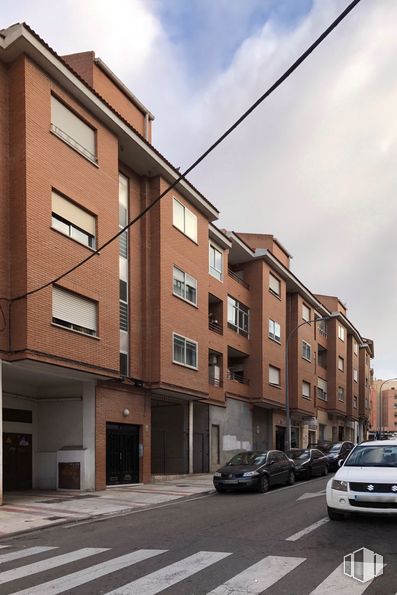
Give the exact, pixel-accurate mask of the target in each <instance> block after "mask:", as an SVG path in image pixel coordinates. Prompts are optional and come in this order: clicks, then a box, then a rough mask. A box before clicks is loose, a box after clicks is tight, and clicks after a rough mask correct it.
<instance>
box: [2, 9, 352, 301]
mask: <svg viewBox="0 0 397 595" xmlns="http://www.w3.org/2000/svg"><path fill="white" fill-rule="evenodd" d="M359 2H361V0H353V2H351V3H350V4H349V5H348V6H347V7H346V8H345V10H343V11H342V12H341V13H340V15H339V16H338V17H337V18H336V19H335V20H334V21H333V22H332V23H331V24H330V25H329V26H328V27H327V29H325V31H324V32H323V33H321V35H320V36H319V37H318V38H317V39H316V40H315V41H314V42H313V43H312V44H311V45H310V46H309V47H308V48H307V50H305V51H304V52H303V53H302V54H301V55H300V56H299V58H297V60H295V62H294V63H293V64H292V65H291V66H290V67H289V68H288V69H287V70H286V71H285V72H284V73H283V74H282V75H281V76H280V77H279V78H278V79H277V80H276V81H275V83H273V85H271V87H269V88H268V89H267V91H265V93H263V95H261V96H260V97H259V98H258V99H257V100H256V101H255V102H254V103H253V104H252V105H251V106H250V107H249V108H248V109H247V110H246V111H245V112H244V113H243V114H242V115H241V116H240V117H239V118H238V119H237V120H236V121H235V122H234V123H233V124H232V125H231V126H230V127H229V128H228V129H227V130H226V131H225V132H224V133H223V134H222V135H221V136H220V137H219V138H218V139H217V140H216V141H215V142H214V143H213V144H212V145H211V146H210V147H209V148H208V149H207V150H206V151H204V153H202V154H201V155H200V157H198V158H197V159H196V161H194V163H192V164H191V165H190V166H189V167H188V168H187V169H186V170H185V171H184V172H183V173H181V174H180V175H179V176H178V177H177V178H176V180H174V182H172V184H170V185H169V186H168V187H167V188H166V189H165V190H164V191H163V192H162V193H161V194H160V195H159V196H157V198H156V199H155V200H154V201H153V202H151V203H150V204H149V205H148V206H147V207H146V208H145V209H143V211H141V212H140V213H139V214H138V215H137V216H136V217H134V219H132V220H131V221H129V222H128V223H127V224H126V225H125V226H124V227H123V228H122V229H120V230H119V231H118V232H117V233H116V234H115V235H113V236H112V237H111V238H109V240H107V241H106V242H105V243H104V244H102V246H100V247H99V248H97V249H96V250H94V251H93V252H92V253H91V254H89V255H88V256H87V257H86V258H84V259H83V260H81V261H80V262H78V263H77V264H75V265H74V266H73V267H71V268H70V269H68V270H67V271H65V272H64V273H62V274H61V275H58V277H55V278H54V279H52V280H51V281H48V282H47V283H44V284H43V285H41V286H39V287H36V288H35V289H31V290H30V291H27V292H26V293H24V294H21V295H19V296H16V297H14V298H11V299H10V301H11V302H15V301H18V300H22V299H24V298H26V297H28V296H30V295H33V294H35V293H37V292H39V291H42V290H43V289H45V288H47V287H49V286H50V285H53V284H54V283H57V282H58V281H60V280H61V279H63V278H64V277H66V276H67V275H70V274H71V273H72V272H73V271H75V270H76V269H78V268H80V267H81V266H83V265H84V264H85V263H86V262H88V261H89V260H91V258H94V256H96V255H99V254H100V253H101V251H102V250H104V248H106V247H107V246H109V244H111V243H112V242H114V241H115V240H117V238H118V237H120V236H121V235H122V234H123V233H124V232H125V231H126V230H127V229H129V228H130V227H132V226H133V225H135V223H137V222H138V221H139V220H140V219H142V217H144V216H145V215H146V213H147V212H148V211H149V210H150V209H152V208H153V207H154V206H155V205H156V204H157V203H158V202H160V200H161V199H162V198H163V197H164V196H165V195H166V194H167V193H168V192H169V191H170V190H172V189H173V188H175V186H176V185H177V184H179V182H180V181H181V180H185V179H186V176H187V175H188V174H189V173H190V172H191V171H192V170H193V169H195V168H196V167H197V166H198V165H199V163H201V162H202V161H203V160H204V159H205V158H206V157H207V156H208V155H209V154H210V153H212V151H213V150H214V149H215V148H216V147H217V146H218V145H220V144H221V143H222V142H223V141H224V140H225V139H226V138H227V137H228V136H229V135H230V134H231V133H232V132H233V131H234V130H235V129H236V128H237V127H238V126H239V125H240V124H241V123H242V122H243V121H244V120H245V119H246V118H247V117H248V116H249V115H250V114H251V113H252V112H253V111H254V110H255V109H256V108H257V107H258V106H259V105H260V104H261V103H262V102H263V101H264V100H265V99H266V98H267V97H269V95H271V94H272V93H273V92H274V91H275V90H276V89H277V88H278V87H279V86H280V85H281V84H282V83H283V82H284V81H285V80H286V79H287V78H288V77H290V76H291V74H292V73H293V72H294V71H295V70H296V69H297V68H298V67H299V66H300V65H301V64H302V62H304V61H305V60H306V59H307V58H308V57H309V56H310V54H311V53H312V52H313V51H314V50H315V49H316V48H317V47H318V46H319V45H320V44H321V43H322V42H323V41H324V39H326V38H327V37H328V35H330V33H332V31H333V30H334V29H335V28H336V27H337V26H338V25H339V24H340V23H341V22H342V21H343V20H344V19H345V18H346V17H347V15H348V14H349V13H350V12H351V11H352V10H353V9H354V8H355V7H356V6H357V4H359ZM0 299H7V298H0Z"/></svg>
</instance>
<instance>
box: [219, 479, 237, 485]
mask: <svg viewBox="0 0 397 595" xmlns="http://www.w3.org/2000/svg"><path fill="white" fill-rule="evenodd" d="M222 483H228V484H232V483H234V484H236V483H238V481H237V479H224V480H223V482H222Z"/></svg>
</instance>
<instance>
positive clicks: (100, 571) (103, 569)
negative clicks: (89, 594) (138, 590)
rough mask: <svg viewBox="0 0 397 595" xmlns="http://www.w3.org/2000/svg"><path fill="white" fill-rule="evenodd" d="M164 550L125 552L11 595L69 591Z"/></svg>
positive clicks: (46, 594) (41, 594) (50, 593)
mask: <svg viewBox="0 0 397 595" xmlns="http://www.w3.org/2000/svg"><path fill="white" fill-rule="evenodd" d="M166 551H167V550H137V551H136V552H132V553H130V554H125V555H124V556H120V557H118V558H113V559H112V560H106V561H105V562H101V563H100V564H95V565H94V566H90V567H88V568H85V569H84V570H79V571H78V572H72V573H71V574H66V575H65V576H62V577H60V578H56V579H54V580H52V581H48V582H46V583H42V584H41V585H37V586H36V587H29V588H28V589H24V590H23V591H18V592H16V593H13V594H12V595H57V594H58V593H63V592H64V591H66V590H67V591H69V590H70V589H74V588H75V587H79V586H80V585H84V584H85V583H89V582H90V581H94V580H95V579H97V578H101V577H102V576H106V575H107V574H110V573H111V572H116V571H117V570H121V569H122V568H126V567H127V566H131V565H132V564H137V563H138V562H141V561H142V560H147V559H148V558H152V557H153V556H158V555H159V554H163V553H165V552H166Z"/></svg>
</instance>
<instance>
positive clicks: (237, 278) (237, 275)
mask: <svg viewBox="0 0 397 595" xmlns="http://www.w3.org/2000/svg"><path fill="white" fill-rule="evenodd" d="M227 274H228V275H229V277H231V278H232V279H234V280H235V281H237V283H239V284H240V285H242V286H243V287H245V288H246V289H249V288H250V286H249V285H248V283H247V282H246V281H244V279H243V278H242V277H241V276H240V275H241V274H242V273H238V272H237V273H235V272H234V271H233V270H232V269H230V268H229V269H228V270H227Z"/></svg>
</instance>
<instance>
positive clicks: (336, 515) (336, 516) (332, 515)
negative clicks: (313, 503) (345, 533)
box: [327, 506, 345, 521]
mask: <svg viewBox="0 0 397 595" xmlns="http://www.w3.org/2000/svg"><path fill="white" fill-rule="evenodd" d="M327 510H328V517H329V519H330V520H331V521H342V520H343V519H344V517H345V515H344V514H343V512H337V511H336V510H335V509H334V508H330V507H329V506H327Z"/></svg>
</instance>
